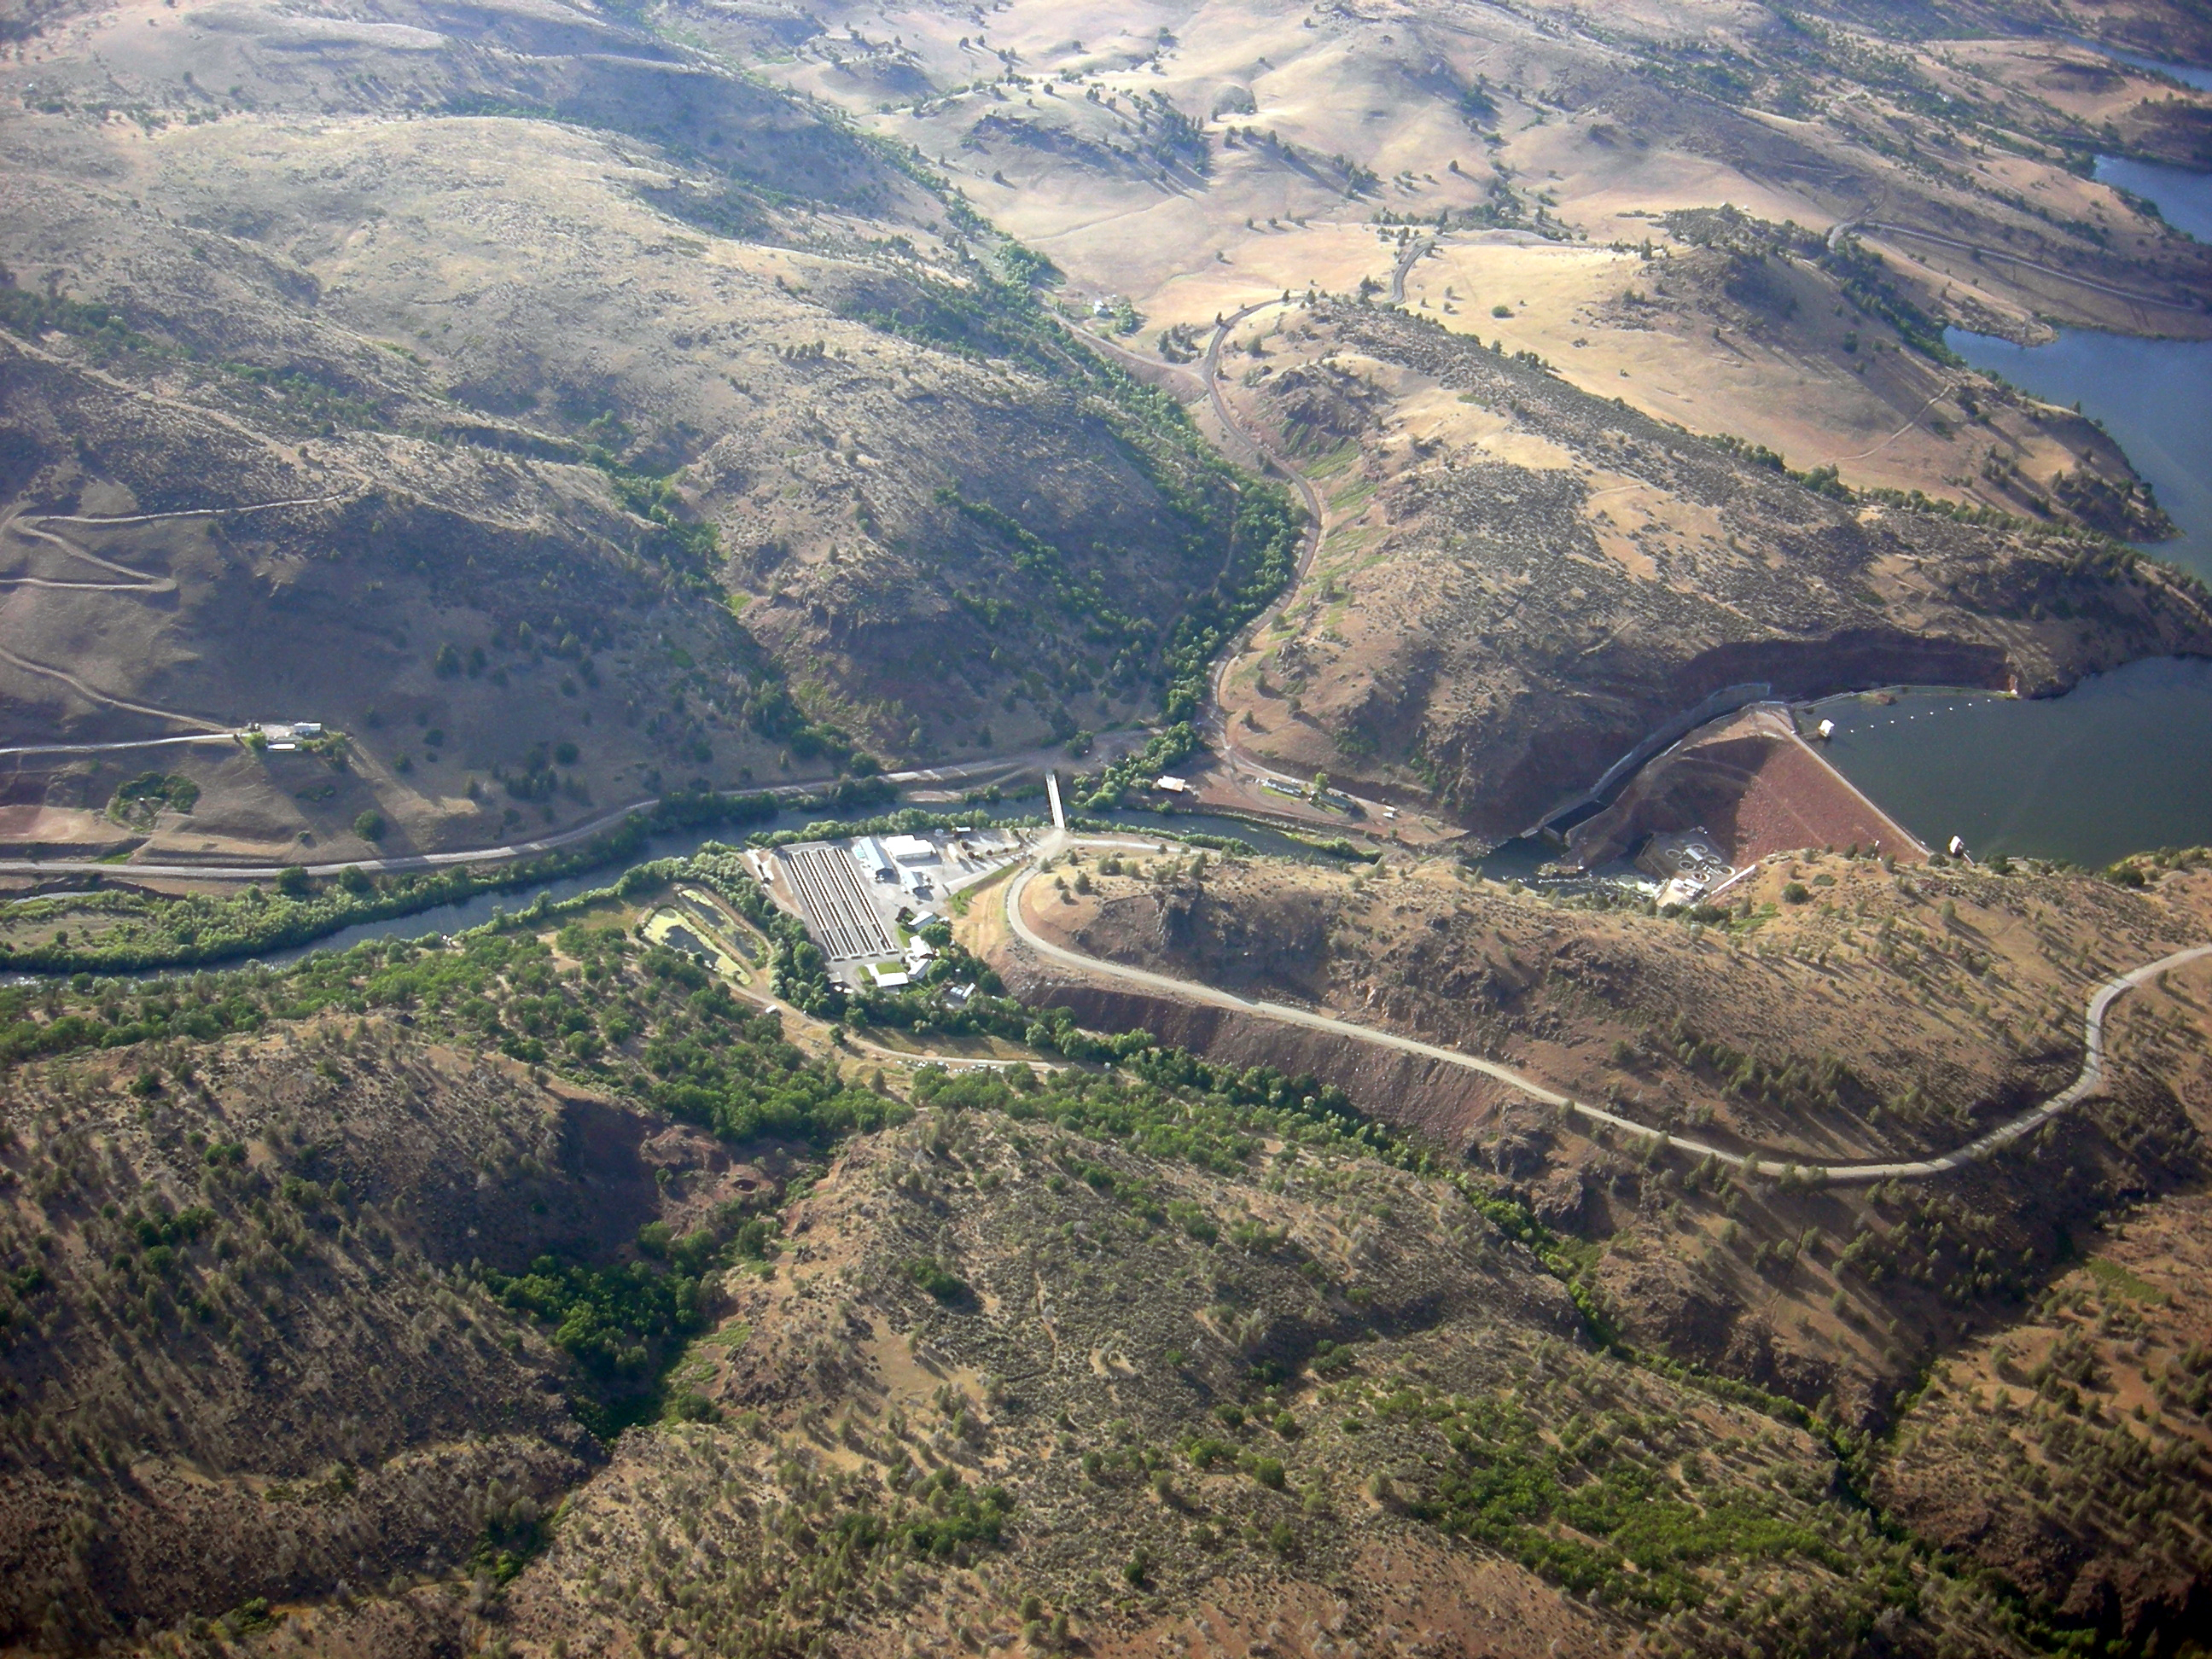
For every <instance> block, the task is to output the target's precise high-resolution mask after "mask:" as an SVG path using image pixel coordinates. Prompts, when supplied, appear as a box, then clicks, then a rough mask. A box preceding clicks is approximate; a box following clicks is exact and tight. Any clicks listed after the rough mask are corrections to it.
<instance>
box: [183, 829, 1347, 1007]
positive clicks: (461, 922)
mask: <svg viewBox="0 0 2212 1659" xmlns="http://www.w3.org/2000/svg"><path fill="white" fill-rule="evenodd" d="M886 810H887V809H885V808H884V807H881V806H871V807H862V808H858V809H855V810H854V811H850V812H847V813H842V814H839V813H823V812H821V811H809V812H785V813H781V814H779V815H778V816H777V817H775V818H773V819H771V820H769V822H767V823H746V824H734V825H723V826H720V827H718V828H715V829H702V830H697V831H691V832H686V833H684V834H681V835H668V836H653V838H652V839H650V840H649V841H647V842H646V844H645V845H644V846H643V847H642V848H640V849H639V850H638V852H637V853H636V854H635V855H634V856H633V857H632V858H630V859H629V860H628V863H630V864H644V863H648V862H650V861H651V860H654V859H673V858H685V857H688V856H690V854H693V853H696V852H697V851H698V850H699V848H702V847H703V846H705V845H706V844H707V843H708V842H726V843H727V844H729V845H732V846H737V847H742V846H744V843H745V838H746V837H747V836H756V835H761V834H763V833H772V832H775V831H777V830H788V829H805V828H806V827H807V826H808V825H810V824H814V823H855V822H859V821H860V820H862V819H866V818H870V817H878V816H880V815H881V814H882V813H883V812H884V811H886ZM927 810H929V811H936V812H939V813H943V812H945V808H942V807H933V808H929V809H927ZM1043 810H1044V802H1043V801H1042V800H1029V801H1008V802H1006V803H1005V804H1003V805H998V806H986V805H977V806H974V807H969V808H963V809H962V810H961V811H960V812H959V813H958V814H957V817H960V818H961V820H962V821H963V822H973V823H999V822H1003V821H1006V820H1020V819H1026V818H1036V817H1042V815H1043ZM1103 816H1104V817H1107V818H1109V819H1110V820H1111V821H1112V822H1113V823H1115V824H1117V825H1119V826H1121V827H1122V828H1124V829H1128V830H1130V831H1131V832H1133V833H1134V834H1138V835H1146V834H1153V835H1160V836H1167V835H1190V834H1200V835H1208V836H1233V837H1235V838H1236V839H1237V840H1240V841H1243V842H1249V843H1250V844H1251V845H1252V846H1253V847H1255V848H1258V849H1259V850H1260V851H1261V852H1263V853H1279V854H1286V855H1290V856H1294V857H1303V858H1316V857H1322V856H1324V855H1322V854H1317V853H1316V852H1315V851H1314V849H1313V848H1311V847H1309V846H1307V845H1305V844H1304V843H1303V842H1297V841H1294V840H1293V839H1291V837H1290V836H1285V835H1284V834H1282V833H1281V832H1279V831H1278V830H1273V829H1267V828H1266V827H1265V826H1263V825H1261V824H1256V823H1248V822H1247V821H1245V820H1244V819H1242V818H1231V817H1219V816H1217V815H1215V814H1212V813H1207V812H1174V813H1166V812H1146V811H1121V812H1111V813H1107V814H1104V815H1103ZM624 867H626V866H623V865H612V864H609V865H602V866H599V867H598V868H596V869H592V870H585V871H581V872H578V873H576V874H574V875H571V876H563V877H562V878H559V879H558V880H556V881H547V882H541V883H538V884H535V885H532V886H524V887H510V888H507V889H505V890H501V891H499V892H491V893H478V894H477V895H476V896H474V897H472V898H467V899H464V900H462V901H461V902H459V903H456V904H441V905H436V906H434V907H433V908H430V909H428V910H417V911H415V912H413V913H412V914H410V915H404V916H391V917H387V918H386V919H385V920H383V921H364V922H358V923H356V924H355V925H354V926H353V927H344V928H341V929H340V930H339V931H337V933H329V934H325V936H324V937H323V938H321V939H316V940H314V941H313V943H312V944H308V945H296V946H295V947H293V948H292V949H290V950H287V951H270V953H269V954H268V955H267V956H265V957H259V958H257V959H258V960H259V961H262V962H264V963H268V964H270V966H272V967H273V966H278V965H281V964H283V963H288V962H296V961H298V960H300V959H301V957H307V956H310V955H312V954H313V953H314V952H316V951H343V950H348V949H350V948H351V947H352V946H354V945H359V944H361V943H362V941H364V940H366V939H421V938H422V936H423V935H425V934H427V933H460V932H461V931H463V930H464V929H465V928H470V927H477V926H480V925H481V924H483V923H484V922H487V921H490V920H491V919H492V918H493V917H494V916H495V915H501V914H502V913H504V914H506V915H513V914H514V913H515V912H516V911H518V910H526V909H528V908H530V907H531V906H532V904H535V903H536V902H538V897H539V896H540V895H543V896H544V897H545V898H546V899H548V900H549V901H553V902H558V901H559V900H562V899H565V898H574V896H576V895H577V894H579V893H588V892H590V891H592V890H593V889H594V888H599V887H605V886H608V885H610V884H611V883H612V882H613V881H614V879H615V878H616V877H617V876H618V875H620V874H621V873H622V872H623V868H624ZM226 965H228V964H226ZM146 977H158V975H151V974H149V975H146Z"/></svg>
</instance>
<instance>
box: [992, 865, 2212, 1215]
mask: <svg viewBox="0 0 2212 1659" xmlns="http://www.w3.org/2000/svg"><path fill="white" fill-rule="evenodd" d="M1077 839H1078V838H1076V837H1055V836H1048V837H1047V838H1046V839H1045V841H1043V842H1040V843H1039V845H1038V848H1037V852H1038V855H1039V857H1040V858H1042V857H1045V856H1048V855H1049V854H1052V853H1054V852H1055V851H1057V850H1058V849H1059V848H1061V847H1064V846H1068V845H1071V844H1073V843H1074V842H1075V841H1076V840H1077ZM1036 872H1037V866H1036V864H1031V865H1030V866H1029V867H1028V868H1027V869H1025V870H1024V871H1023V872H1021V873H1020V874H1019V875H1018V876H1016V877H1015V878H1014V879H1013V880H1012V882H1010V883H1008V884H1007V886H1006V925H1007V926H1008V927H1011V928H1012V930H1013V932H1014V935H1015V937H1016V938H1018V939H1020V940H1021V941H1022V943H1023V944H1024V945H1027V946H1029V948H1030V950H1032V951H1036V953H1037V955H1039V956H1040V957H1043V958H1044V959H1045V960H1046V961H1048V962H1051V963H1057V964H1059V965H1060V966H1061V967H1064V968H1072V969H1076V970H1078V971H1079V972H1082V973H1087V974H1096V975H1103V976H1104V977H1106V978H1109V979H1116V980H1120V981H1123V982H1124V983H1126V984H1130V985H1135V986H1139V987H1142V988H1143V989H1146V990H1148V991H1154V992H1158V993H1159V994H1163V995H1165V996H1169V997H1172V998H1174V999H1175V1000H1177V1001H1179V1002H1195V1003H1202V1004H1205V1005H1206V1006H1211V1007H1216V1008H1227V1009H1231V1010H1233V1011H1234V1012H1237V1013H1243V1014H1253V1015H1256V1016H1258V1017H1259V1018H1262V1019H1272V1020H1279V1021H1280V1022H1282V1023H1283V1024H1286V1025H1300V1026H1304V1027H1305V1028H1307V1029H1308V1030H1316V1031H1327V1032H1329V1033H1331V1034H1332V1035H1334V1036H1341V1037H1346V1038H1348V1039H1350V1040H1351V1041H1352V1042H1364V1043H1368V1044H1370V1045H1372V1046H1374V1047H1376V1048H1394V1049H1396V1050H1398V1051H1399V1052H1400V1053H1401V1054H1417V1055H1419V1056H1420V1057H1421V1058H1422V1059H1425V1060H1437V1061H1440V1062H1442V1063H1443V1064H1444V1065H1447V1066H1458V1067H1460V1068H1461V1069H1462V1070H1464V1071H1469V1072H1479V1073H1481V1074H1482V1075H1483V1076H1485V1077H1487V1078H1492V1079H1496V1080H1497V1081H1498V1082H1500V1083H1503V1084H1505V1085H1508V1086H1509V1087H1511V1088H1514V1089H1517V1090H1519V1091H1521V1092H1522V1093H1523V1094H1525V1095H1527V1096H1528V1097H1529V1098H1530V1099H1532V1100H1537V1101H1541V1102H1542V1103H1544V1104H1545V1105H1547V1106H1558V1107H1564V1108H1565V1109H1567V1110H1569V1111H1571V1112H1573V1113H1575V1114H1576V1115H1578V1116H1581V1117H1583V1118H1586V1119H1588V1120H1589V1121H1591V1122H1593V1123H1602V1124H1606V1125H1608V1126H1610V1127H1613V1128H1616V1129H1620V1130H1622V1131H1624V1132H1625V1133H1629V1134H1632V1135H1635V1136H1638V1138H1640V1139H1656V1140H1657V1141H1658V1143H1659V1144H1660V1145H1661V1146H1664V1147H1667V1148H1668V1149H1669V1150H1671V1151H1674V1152H1685V1153H1687V1154H1688V1155H1690V1156H1691V1157H1692V1158H1715V1159H1717V1160H1718V1161H1719V1162H1721V1163H1723V1164H1729V1165H1731V1166H1732V1167H1734V1168H1735V1169H1739V1170H1744V1171H1745V1172H1746V1173H1747V1174H1750V1175H1754V1176H1757V1175H1768V1176H1778V1175H1780V1174H1781V1173H1782V1172H1783V1171H1784V1170H1785V1169H1788V1168H1790V1167H1792V1166H1793V1165H1794V1166H1795V1167H1796V1168H1797V1169H1799V1170H1802V1171H1803V1172H1804V1173H1806V1174H1807V1175H1808V1176H1814V1177H1815V1178H1817V1179H1819V1180H1821V1181H1824V1182H1831V1183H1837V1184H1841V1183H1845V1182H1849V1183H1857V1182H1873V1181H1918V1180H1923V1179H1925V1178H1926V1177H1928V1176H1939V1175H1943V1174H1946V1173H1948V1171H1950V1170H1960V1169H1964V1168H1965V1167H1966V1165H1968V1164H1978V1163H1979V1162H1980V1161H1981V1160H1982V1159H1984V1158H1987V1157H1989V1156H1990V1154H1991V1153H1992V1152H1996V1151H1997V1150H1999V1149H2000V1148H2002V1147H2004V1146H2010V1145H2011V1144H2012V1143H2013V1142H2014V1141H2015V1140H2018V1139H2021V1137H2022V1136H2024V1135H2029V1134H2033V1133H2034V1132H2035V1131H2036V1130H2038V1129H2039V1128H2041V1127H2043V1126H2044V1125H2045V1123H2048V1122H2049V1121H2051V1119H2052V1118H2054V1117H2057V1115H2059V1114H2060V1113H2062V1112H2064V1111H2067V1110H2069V1109H2071V1108H2073V1107H2075V1106H2077V1105H2079V1104H2080V1103H2081V1102H2082V1101H2084V1100H2086V1099H2087V1098H2088V1097H2090V1096H2092V1095H2093V1094H2094V1093H2095V1092H2096V1091H2097V1090H2098V1089H2099V1087H2100V1085H2102V1084H2103V1083H2104V1080H2105V1014H2106V1011H2107V1010H2109V1009H2110V1008H2111V1007H2112V1004H2113V1003H2114V1002H2116V1001H2118V1000H2119V999H2120V998H2121V997H2122V996H2124V995H2125V994H2127V993H2128V992H2129V991H2130V990H2132V989H2134V988H2135V987H2136V986H2138V985H2141V984H2142V983H2143V982H2144V981H2147V980H2150V979H2154V978H2156V977H2157V976H2158V975H2160V974H2162V973H2164V972H2166V970H2167V969H2170V968H2178V967H2179V966H2181V965H2182V964H2183V963H2187V962H2193V961H2195V960H2196V959H2197V957H2203V956H2207V955H2212V945H2192V946H2191V947H2190V948H2189V949H2188V950H2185V951H2175V952H2174V953H2173V954H2172V956H2168V957H2160V959H2159V960H2158V961H2156V962H2152V963H2145V964H2144V965H2143V966H2142V967H2140V968H2137V969H2134V970H2132V971H2131V972H2129V973H2125V974H2121V975H2118V976H2116V977H2115V978H2112V979H2109V980H2106V981H2105V982H2104V984H2102V985H2100V987H2098V988H2097V991H2096V994H2094V995H2093V996H2092V997H2091V998H2090V999H2089V1006H2088V1010H2087V1016H2086V1018H2085V1020H2084V1024H2083V1037H2084V1043H2083V1058H2082V1060H2081V1073H2080V1074H2079V1075H2078V1076H2076V1077H2075V1079H2074V1081H2073V1082H2072V1083H2071V1084H2069V1085H2068V1086H2067V1087H2066V1088H2064V1089H2063V1090H2061V1091H2059V1092H2058V1093H2057V1094H2055V1095H2053V1096H2051V1098H2050V1099H2048V1100H2046V1101H2045V1102H2044V1103H2042V1104H2041V1105H2040V1106H2037V1107H2033V1108H2032V1109H2029V1110H2027V1111H2025V1112H2022V1113H2021V1115H2019V1116H2017V1117H2015V1118H2012V1119H2009V1120H2008V1121H2006V1122H2004V1123H2002V1124H2001V1125H1999V1126H1998V1127H1996V1128H1994V1129H1992V1130H1990V1132H1989V1133H1987V1134H1985V1135H1983V1136H1982V1137H1980V1138H1979V1139H1976V1140H1971V1141H1969V1142H1967V1143H1966V1145H1965V1146H1960V1147H1958V1148H1956V1149H1955V1150H1954V1151H1951V1152H1945V1153H1942V1155H1941V1156H1939V1157H1936V1158H1914V1159H1907V1160H1904V1161H1900V1162H1897V1163H1889V1164H1808V1163H1805V1162H1803V1161H1802V1159H1797V1158H1786V1157H1783V1156H1780V1155H1778V1154H1775V1153H1771V1152H1726V1151H1723V1149H1722V1148H1720V1147H1718V1146H1709V1145H1707V1144H1706V1143H1705V1142H1704V1141H1701V1140H1692V1139H1690V1138H1689V1137H1688V1136H1686V1135H1679V1134H1674V1133H1671V1132H1669V1131H1667V1130H1664V1129H1655V1128H1652V1127H1650V1125H1648V1124H1644V1123H1638V1122H1637V1121H1635V1120H1634V1119H1633V1118H1628V1117H1623V1116H1621V1115H1619V1114H1618V1113H1614V1112H1608V1111H1607V1110H1606V1109H1604V1108H1602V1107H1599V1106H1592V1105H1590V1104H1589V1103H1588V1102H1586V1101H1580V1100H1577V1099H1575V1098H1574V1097H1571V1096H1570V1095H1563V1094H1560V1093H1559V1091H1556V1090H1553V1089H1548V1088H1547V1087H1545V1086H1544V1085H1542V1084H1541V1083H1539V1082H1537V1081H1536V1080H1535V1079H1534V1078H1532V1077H1529V1076H1528V1074H1527V1073H1522V1072H1517V1071H1516V1070H1514V1069H1513V1068H1512V1067H1511V1066H1502V1065H1500V1064H1499V1063H1498V1061H1496V1060H1484V1059H1481V1058H1480V1056H1477V1055H1474V1054H1462V1053H1461V1052H1460V1051H1459V1050H1457V1049H1455V1048H1440V1047H1438V1046H1437V1044H1435V1043H1433V1042H1420V1041H1419V1040H1418V1039H1416V1038H1413V1037H1408V1036H1399V1035H1398V1034H1397V1033H1396V1032H1395V1031H1383V1030H1376V1029H1375V1028H1374V1027H1372V1026H1368V1025H1355V1024H1352V1022H1351V1021H1349V1020H1343V1019H1335V1018H1331V1017H1330V1016H1328V1015H1327V1014H1317V1013H1315V1012H1313V1011H1312V1010H1310V1009H1307V1008H1294V1007H1291V1006H1289V1005H1287V1004H1285V1003H1280V1002H1263V1001H1255V1000H1251V999H1249V998H1245V997H1240V996H1238V995H1237V994H1235V993H1234V992H1231V991H1225V990H1222V989H1220V988H1218V987H1215V986H1212V985H1206V984H1201V983H1200V982H1199V981H1195V980H1184V979H1176V978H1173V977H1171V976H1170V975H1166V974H1155V973H1152V972H1151V971H1150V970H1148V969H1143V968H1132V967H1130V966H1128V965H1127V964H1126V963H1118V962H1109V961H1107V960H1106V959H1104V958H1103V957H1089V956H1085V955H1083V954H1082V953H1081V952H1080V951H1071V950H1069V949H1067V948H1066V946H1065V945H1055V944H1054V943H1053V942H1052V941H1051V940H1049V939H1045V938H1043V937H1042V935H1040V934H1039V933H1037V931H1036V929H1035V928H1033V927H1030V924H1029V921H1028V919H1027V918H1026V917H1024V915H1022V894H1023V892H1024V890H1026V889H1027V888H1028V886H1029V884H1030V878H1031V877H1032V876H1034V875H1036Z"/></svg>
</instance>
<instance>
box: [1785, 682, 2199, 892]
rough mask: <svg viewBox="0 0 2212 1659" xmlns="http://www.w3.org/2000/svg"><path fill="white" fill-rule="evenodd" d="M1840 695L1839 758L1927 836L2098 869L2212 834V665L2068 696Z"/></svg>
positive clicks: (1854, 777)
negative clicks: (1957, 838)
mask: <svg viewBox="0 0 2212 1659" xmlns="http://www.w3.org/2000/svg"><path fill="white" fill-rule="evenodd" d="M1893 695H1894V699H1895V700H1894V701H1893V702H1877V701H1875V700H1874V699H1873V698H1869V697H1836V698H1832V699H1830V700H1829V701H1827V702H1823V703H1822V704H1820V717H1822V718H1825V719H1827V720H1833V721H1835V723H1836V735H1835V737H1834V738H1833V739H1832V741H1831V742H1830V743H1829V744H1827V754H1828V758H1829V759H1830V760H1831V761H1832V762H1834V763H1835V765H1836V767H1837V769H1838V770H1839V771H1841V772H1842V773H1843V774H1844V775H1845V776H1846V777H1848V778H1850V781H1852V782H1853V783H1855V784H1857V785H1858V787H1860V788H1862V789H1863V790H1864V791H1866V793H1868V795H1869V796H1870V797H1872V798H1873V799H1875V800H1876V801H1878V802H1880V803H1881V805H1882V806H1883V807H1885V808H1886V809H1887V810H1888V811H1890V812H1891V813H1893V815H1894V816H1895V817H1898V818H1899V820H1900V821H1902V822H1903V823H1904V825H1905V828H1906V829H1910V830H1911V831H1912V833H1913V834H1914V835H1916V836H1919V837H1920V839H1921V840H1922V841H1923V842H1926V843H1927V844H1928V845H1929V846H1930V847H1934V848H1941V847H1942V846H1944V845H1945V844H1946V843H1947V842H1949V840H1950V839H1951V837H1952V836H1963V837H1964V838H1965V840H1966V847H1967V849H1968V850H1969V851H1970V852H1971V853H1972V854H1973V855H1974V856H1975V857H1976V858H1978V859H1988V858H1991V857H1994V856H1995V855H1996V854H1999V853H2008V854H2014V855H2016V856H2019V855H2025V856H2027V857H2033V858H2051V859H2064V860H2069V862H2071V863H2075V864H2081V865H2087V866H2092V867H2099V866H2104V865H2106V864H2110V863H2111V862H2112V860H2114V859H2117V858H2118V857H2120V856H2122V855H2123V854H2128V853H2136V852H2142V851H2145V850H2147V849H2148V848H2157V847H2189V846H2197V845H2201V844H2203V843H2205V842H2212V662H2207V661H2203V660H2182V659H2174V658H2171V657H2165V658H2156V659H2152V660H2150V661H2148V662H2139V663H2133V664H2130V665H2129V666H2127V667H2125V668H2122V669H2118V670H2116V671H2113V672H2112V673H2110V674H2100V675H2098V676H2096V677H2095V678H2092V679H2087V680H2084V681H2083V682H2082V683H2081V684H2080V685H2079V686H2077V687H2076V688H2075V690H2073V691H2071V692H2069V694H2068V695H2067V696H2063V697H2044V698H2014V697H2001V696H1990V695H1988V694H1986V693H1979V692H1955V691H1954V692H1943V691H1907V692H1902V693H1898V694H1893Z"/></svg>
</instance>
